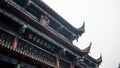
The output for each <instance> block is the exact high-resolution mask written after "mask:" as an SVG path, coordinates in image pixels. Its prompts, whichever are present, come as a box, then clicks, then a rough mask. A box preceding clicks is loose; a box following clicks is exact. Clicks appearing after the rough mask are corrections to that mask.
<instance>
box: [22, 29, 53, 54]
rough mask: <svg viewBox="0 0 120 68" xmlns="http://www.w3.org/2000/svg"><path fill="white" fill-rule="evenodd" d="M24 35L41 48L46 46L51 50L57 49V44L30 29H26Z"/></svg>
mask: <svg viewBox="0 0 120 68" xmlns="http://www.w3.org/2000/svg"><path fill="white" fill-rule="evenodd" d="M24 36H25V38H26V39H27V40H28V41H30V42H32V43H34V44H35V45H37V46H39V47H41V48H44V49H46V50H48V51H51V52H54V51H55V46H54V45H53V44H51V43H49V42H48V41H47V40H45V39H43V38H42V37H40V36H38V35H37V34H35V33H33V32H32V31H30V30H26V32H25V35H24Z"/></svg>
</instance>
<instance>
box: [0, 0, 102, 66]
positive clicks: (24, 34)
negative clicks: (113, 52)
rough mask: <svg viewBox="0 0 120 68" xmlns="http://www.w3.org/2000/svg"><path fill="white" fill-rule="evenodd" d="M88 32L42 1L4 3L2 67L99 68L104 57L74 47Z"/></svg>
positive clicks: (1, 7) (0, 12) (0, 24)
mask: <svg viewBox="0 0 120 68" xmlns="http://www.w3.org/2000/svg"><path fill="white" fill-rule="evenodd" d="M84 32H85V23H83V26H82V27H80V28H79V29H77V28H75V27H73V26H72V25H71V24H69V23H68V22H67V21H66V20H64V19H63V18H62V17H61V16H60V15H59V14H57V13H56V12H55V11H54V10H52V9H51V8H50V7H49V6H48V5H46V4H45V3H44V2H43V1H41V0H1V1H0V67H2V68H8V67H10V68H15V67H16V68H98V67H99V65H100V64H101V62H102V56H100V58H98V59H94V58H92V57H91V56H89V55H88V53H89V51H90V48H91V44H92V43H90V45H89V46H88V47H87V48H85V49H83V50H81V49H79V48H78V47H76V46H75V45H74V44H72V41H73V40H78V38H79V37H80V36H81V35H82V34H83V33H84Z"/></svg>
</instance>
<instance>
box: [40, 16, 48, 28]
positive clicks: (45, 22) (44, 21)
mask: <svg viewBox="0 0 120 68" xmlns="http://www.w3.org/2000/svg"><path fill="white" fill-rule="evenodd" d="M49 23H50V19H49V18H48V17H47V16H45V15H41V18H40V24H42V25H43V26H48V25H49Z"/></svg>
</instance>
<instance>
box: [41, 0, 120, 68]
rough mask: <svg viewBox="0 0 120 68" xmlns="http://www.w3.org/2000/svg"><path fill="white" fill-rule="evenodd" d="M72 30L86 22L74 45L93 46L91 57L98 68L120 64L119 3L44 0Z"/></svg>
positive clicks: (117, 0)
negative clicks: (96, 61)
mask: <svg viewBox="0 0 120 68" xmlns="http://www.w3.org/2000/svg"><path fill="white" fill-rule="evenodd" d="M43 1H45V2H46V3H47V4H48V5H49V6H50V7H51V8H53V9H54V10H55V11H56V12H57V13H58V14H60V15H61V16H62V17H63V18H65V19H66V20H67V21H68V22H69V23H71V24H72V25H73V26H74V27H76V28H79V27H81V26H82V24H83V22H84V21H85V30H86V32H85V33H84V34H83V35H82V36H81V37H80V38H79V42H76V41H74V44H75V45H76V46H77V47H79V48H80V49H84V48H86V47H87V46H88V45H89V43H90V42H92V43H93V44H92V48H91V53H90V55H91V56H92V57H94V58H98V57H99V56H100V54H101V53H102V56H103V62H102V64H101V65H100V68H118V65H119V63H120V0H43Z"/></svg>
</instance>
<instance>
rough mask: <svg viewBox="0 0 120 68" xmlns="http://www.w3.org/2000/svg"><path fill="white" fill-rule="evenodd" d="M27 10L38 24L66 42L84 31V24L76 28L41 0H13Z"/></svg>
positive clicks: (76, 37)
mask: <svg viewBox="0 0 120 68" xmlns="http://www.w3.org/2000/svg"><path fill="white" fill-rule="evenodd" d="M13 1H14V2H15V3H16V4H18V5H19V6H20V7H21V8H24V9H25V10H27V11H28V12H29V13H30V14H31V15H32V16H33V17H34V18H35V19H37V20H38V21H39V23H40V24H42V25H43V26H45V27H46V28H48V29H50V30H51V31H53V32H54V33H56V34H57V35H58V36H59V37H61V38H63V39H64V40H66V41H68V42H72V41H73V40H75V39H76V40H78V38H79V36H81V35H82V33H84V31H85V30H84V25H85V23H84V24H83V26H82V27H80V28H79V29H76V28H75V27H73V26H72V25H71V24H69V23H68V22H67V21H66V20H65V19H63V18H62V17H61V16H60V15H58V14H57V13H56V12H55V11H54V10H52V9H51V8H50V7H49V6H47V5H46V4H45V3H44V2H42V1H41V0H13Z"/></svg>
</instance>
